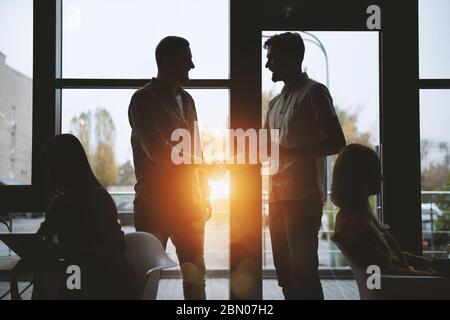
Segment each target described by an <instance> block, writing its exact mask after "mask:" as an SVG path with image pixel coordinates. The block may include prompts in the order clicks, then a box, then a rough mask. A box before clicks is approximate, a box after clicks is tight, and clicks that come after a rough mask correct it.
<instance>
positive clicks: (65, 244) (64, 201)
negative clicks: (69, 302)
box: [33, 134, 137, 299]
mask: <svg viewBox="0 0 450 320" xmlns="http://www.w3.org/2000/svg"><path fill="white" fill-rule="evenodd" d="M42 165H43V171H44V179H45V182H46V187H47V188H46V191H47V195H46V196H47V210H46V218H45V221H44V222H43V223H42V225H41V228H40V229H39V231H38V234H39V235H41V236H42V238H44V239H47V240H48V241H51V242H52V243H55V242H56V243H57V246H58V247H59V249H60V252H61V255H62V258H64V260H65V264H66V265H77V266H79V267H80V270H81V290H68V288H67V287H66V278H67V277H68V276H69V275H67V274H65V271H66V270H64V271H63V272H60V273H59V274H57V273H53V277H48V276H46V277H45V276H44V274H45V273H41V274H35V286H34V290H33V298H36V299H48V298H52V299H66V298H68V299H70V298H76V299H131V298H136V297H137V280H136V278H135V277H134V274H133V272H132V269H131V267H130V266H129V265H128V263H127V261H126V259H125V250H126V247H125V241H124V236H123V232H122V231H121V228H120V225H119V223H118V220H117V209H116V206H115V204H114V202H113V200H112V198H111V196H110V195H109V193H108V192H107V191H106V190H105V189H104V188H103V187H102V186H101V185H100V183H99V182H98V181H97V179H96V178H95V176H94V174H93V172H92V170H91V168H90V166H89V162H88V160H87V157H86V154H85V152H84V149H83V147H82V145H81V143H80V142H79V141H78V139H77V138H76V137H74V136H73V135H70V134H62V135H58V136H55V137H53V138H51V139H50V141H48V143H47V145H46V146H45V148H44V151H43V155H42ZM47 275H48V274H47ZM49 288H51V289H50V290H49Z"/></svg>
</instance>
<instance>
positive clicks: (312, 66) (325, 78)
mask: <svg viewBox="0 0 450 320" xmlns="http://www.w3.org/2000/svg"><path fill="white" fill-rule="evenodd" d="M275 33H281V32H263V34H262V44H263V43H264V41H265V40H267V38H268V37H270V36H271V35H273V34H275ZM301 35H302V37H303V39H304V42H305V59H304V62H303V66H302V68H303V71H306V72H307V74H308V76H309V77H310V78H312V79H315V80H317V81H319V82H321V83H323V84H325V85H327V87H328V88H329V90H330V92H331V95H332V97H333V100H334V106H335V108H336V111H337V115H338V117H339V121H340V123H341V126H342V128H343V131H344V134H345V137H346V140H347V143H361V144H364V145H368V146H370V147H372V148H373V149H375V150H377V151H378V146H379V143H380V125H379V48H378V44H379V39H378V32H301ZM266 61H267V59H266V50H264V49H263V50H262V108H263V112H262V115H263V119H264V118H265V113H266V111H267V107H268V102H269V100H270V99H271V98H272V97H274V96H275V95H276V94H278V93H280V91H281V89H282V87H283V82H281V81H280V82H276V83H274V82H272V81H271V73H270V71H269V70H268V69H266V68H265V67H264V66H265V63H266ZM335 158H336V157H335V156H333V157H328V192H330V189H331V180H332V179H331V173H332V167H333V163H334V160H335ZM267 194H268V177H267V176H263V214H264V225H263V227H264V229H263V232H264V242H263V243H264V256H263V261H264V267H265V268H266V269H273V268H274V265H273V259H272V250H271V245H270V232H269V228H268V219H267V215H268V196H267ZM372 205H373V209H374V212H375V210H377V209H380V208H379V206H380V204H379V202H378V199H375V198H374V199H373V200H372ZM336 213H337V208H336V207H335V206H334V205H333V204H332V202H331V201H330V197H328V202H327V203H326V205H325V207H324V215H323V217H322V228H321V234H320V241H319V263H320V266H321V267H322V268H340V267H345V266H346V265H347V264H346V262H345V260H344V259H343V257H342V255H341V254H340V252H339V250H338V249H337V248H336V246H335V245H334V243H333V242H332V241H331V240H330V236H331V235H332V234H333V232H334V221H335V217H336Z"/></svg>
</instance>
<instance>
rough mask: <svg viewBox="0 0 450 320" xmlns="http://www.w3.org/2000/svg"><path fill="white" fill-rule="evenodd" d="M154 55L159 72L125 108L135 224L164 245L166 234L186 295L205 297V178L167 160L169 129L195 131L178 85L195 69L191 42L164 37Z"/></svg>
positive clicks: (186, 96) (188, 105)
mask: <svg viewBox="0 0 450 320" xmlns="http://www.w3.org/2000/svg"><path fill="white" fill-rule="evenodd" d="M155 55H156V62H157V65H158V76H157V77H156V78H153V79H152V80H151V81H150V82H149V83H148V84H147V85H145V86H144V87H142V88H140V89H139V90H138V91H136V93H135V94H134V95H133V97H132V99H131V102H130V106H129V110H128V115H129V121H130V125H131V128H132V133H131V144H132V147H133V158H134V166H135V172H136V179H137V183H136V186H135V190H136V196H135V200H134V212H135V226H136V230H137V231H145V232H149V233H152V234H154V235H156V236H157V237H158V238H159V239H160V240H161V242H162V244H163V246H164V247H165V246H166V244H167V241H168V239H169V237H170V239H171V240H172V242H173V244H174V245H175V247H176V250H177V255H178V260H179V262H180V267H181V271H182V274H183V290H184V297H185V299H205V263H204V228H205V220H206V218H207V216H208V215H209V214H210V213H211V212H210V210H211V206H210V204H209V200H208V193H209V191H208V187H207V180H206V177H204V176H203V174H202V173H201V172H199V171H198V168H197V167H195V166H190V165H185V164H182V165H175V164H174V163H173V162H172V160H171V154H172V150H173V146H175V145H176V144H177V143H178V142H176V143H175V142H172V141H171V135H172V132H173V131H174V130H176V129H181V128H183V129H187V130H189V133H190V135H191V137H194V131H195V130H198V128H196V123H195V121H197V114H196V110H195V105H194V100H193V99H192V97H191V96H190V95H189V93H187V92H186V91H185V90H183V89H181V86H182V85H183V84H186V82H187V81H188V80H189V76H188V73H189V71H190V70H191V69H193V68H194V64H193V62H192V55H191V50H190V47H189V42H188V41H187V40H186V39H183V38H180V37H175V36H170V37H166V38H164V39H162V40H161V42H160V43H159V44H158V46H157V48H156V53H155ZM192 163H194V162H192ZM208 211H209V212H208Z"/></svg>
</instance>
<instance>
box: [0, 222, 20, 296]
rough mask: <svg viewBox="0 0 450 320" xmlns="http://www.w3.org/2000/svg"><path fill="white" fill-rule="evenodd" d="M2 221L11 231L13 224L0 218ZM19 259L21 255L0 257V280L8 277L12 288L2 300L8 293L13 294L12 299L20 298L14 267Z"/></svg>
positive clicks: (5, 294)
mask: <svg viewBox="0 0 450 320" xmlns="http://www.w3.org/2000/svg"><path fill="white" fill-rule="evenodd" d="M0 223H1V224H3V225H5V226H6V228H7V229H8V232H9V233H11V226H10V225H9V224H8V223H7V222H6V221H3V220H2V219H0ZM19 260H20V258H19V257H9V256H8V257H0V280H3V279H7V280H9V282H10V289H9V290H8V291H7V292H6V293H4V294H3V295H2V296H1V297H0V300H1V299H3V298H4V297H6V296H7V295H8V294H11V300H18V299H20V294H19V290H18V285H17V278H16V274H15V272H14V268H15V266H16V265H17V263H18V262H19Z"/></svg>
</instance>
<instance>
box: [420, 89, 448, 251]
mask: <svg viewBox="0 0 450 320" xmlns="http://www.w3.org/2000/svg"><path fill="white" fill-rule="evenodd" d="M448 119H450V90H421V91H420V121H421V124H420V138H421V171H422V172H421V177H422V235H423V236H422V247H423V250H424V253H425V254H426V255H428V256H434V257H446V256H447V245H448V244H449V242H450V128H449V126H448Z"/></svg>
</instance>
